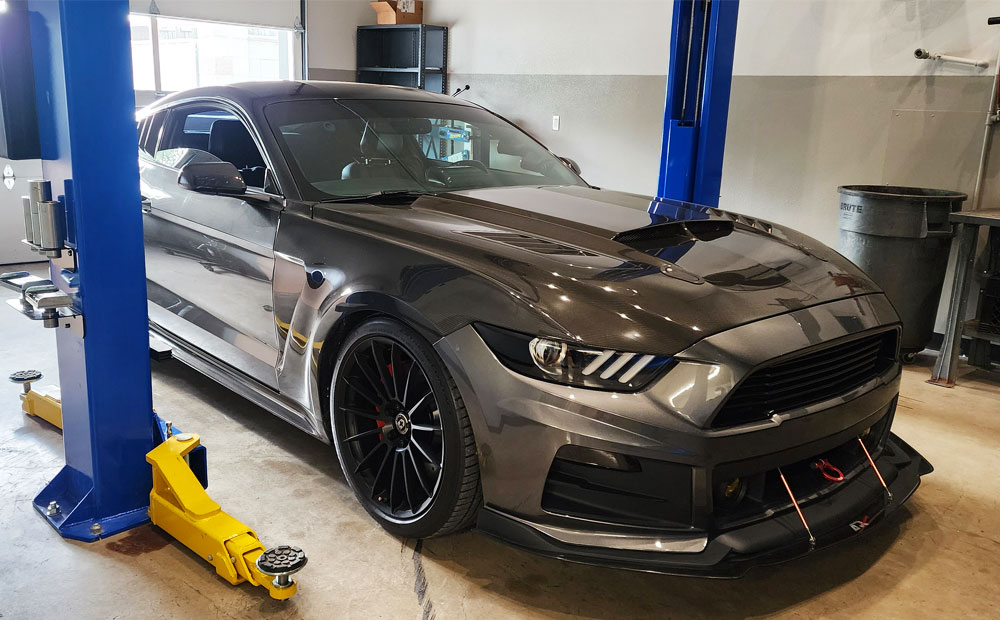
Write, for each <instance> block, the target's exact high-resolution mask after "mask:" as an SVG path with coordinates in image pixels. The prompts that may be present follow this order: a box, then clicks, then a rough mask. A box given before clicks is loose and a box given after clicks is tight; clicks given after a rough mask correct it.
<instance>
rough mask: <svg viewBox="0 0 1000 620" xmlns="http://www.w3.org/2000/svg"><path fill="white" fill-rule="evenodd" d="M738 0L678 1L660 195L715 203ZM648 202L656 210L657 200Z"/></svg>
mask: <svg viewBox="0 0 1000 620" xmlns="http://www.w3.org/2000/svg"><path fill="white" fill-rule="evenodd" d="M738 13H739V0H674V15H673V23H672V26H671V31H670V68H669V72H668V75H667V98H666V105H665V109H664V115H663V150H662V153H661V155H660V181H659V187H658V192H657V193H658V195H659V196H660V197H662V198H668V199H673V200H680V201H684V202H694V203H697V204H702V205H708V206H711V207H717V206H718V205H719V191H720V187H721V184H722V158H723V153H724V151H725V147H726V124H727V122H728V116H729V93H730V89H731V86H732V79H733V54H734V50H735V46H736V17H737V14H738ZM659 204H660V203H657V202H656V201H654V202H653V203H651V204H650V211H651V212H654V213H655V212H657V208H658V205H659Z"/></svg>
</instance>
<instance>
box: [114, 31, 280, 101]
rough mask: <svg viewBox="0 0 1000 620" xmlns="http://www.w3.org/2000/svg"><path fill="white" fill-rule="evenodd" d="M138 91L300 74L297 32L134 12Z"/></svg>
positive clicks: (134, 61) (136, 84) (135, 68)
mask: <svg viewBox="0 0 1000 620" xmlns="http://www.w3.org/2000/svg"><path fill="white" fill-rule="evenodd" d="M129 23H130V25H131V29H132V78H133V83H134V85H135V90H137V91H156V92H169V91H177V90H185V89H188V88H195V87H198V86H218V85H223V84H231V83H233V82H246V81H252V80H287V79H291V78H292V77H293V76H294V74H295V48H296V46H295V33H294V32H293V31H292V30H291V29H285V28H264V27H260V26H245V25H239V24H226V23H221V22H208V21H197V20H187V19H176V18H172V17H160V16H157V15H140V14H134V13H133V14H131V15H129Z"/></svg>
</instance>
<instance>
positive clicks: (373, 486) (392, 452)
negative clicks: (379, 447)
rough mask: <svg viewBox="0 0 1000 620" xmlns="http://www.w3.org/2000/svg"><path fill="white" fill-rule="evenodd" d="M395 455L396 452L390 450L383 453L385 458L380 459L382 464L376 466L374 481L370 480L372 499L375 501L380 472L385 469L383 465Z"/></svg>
mask: <svg viewBox="0 0 1000 620" xmlns="http://www.w3.org/2000/svg"><path fill="white" fill-rule="evenodd" d="M395 453H396V451H395V450H392V449H391V448H390V449H389V450H386V451H385V456H383V457H382V462H381V463H380V464H379V466H378V471H377V472H375V479H374V480H372V493H371V498H372V499H375V496H376V495H378V481H379V479H380V478H381V477H382V471H383V470H384V469H385V464H386V463H387V462H389V456H390V455H392V454H395Z"/></svg>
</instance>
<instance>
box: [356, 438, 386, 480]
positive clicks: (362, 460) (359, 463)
mask: <svg viewBox="0 0 1000 620" xmlns="http://www.w3.org/2000/svg"><path fill="white" fill-rule="evenodd" d="M385 445H386V444H385V442H382V441H380V442H378V443H377V444H375V447H374V448H372V449H371V450H370V451H369V452H368V454H366V455H365V457H364V458H363V459H361V460H360V461H358V464H357V466H356V467H355V468H354V473H358V472H359V471H361V468H362V467H364V466H365V463H367V462H368V459H370V458H372V457H373V456H375V453H376V452H378V449H379V448H381V447H382V446H385Z"/></svg>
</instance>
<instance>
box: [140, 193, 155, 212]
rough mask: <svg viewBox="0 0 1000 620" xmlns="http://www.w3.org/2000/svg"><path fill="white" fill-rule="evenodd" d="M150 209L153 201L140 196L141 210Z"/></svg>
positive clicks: (147, 210)
mask: <svg viewBox="0 0 1000 620" xmlns="http://www.w3.org/2000/svg"><path fill="white" fill-rule="evenodd" d="M152 210H153V202H152V201H151V200H150V199H149V198H147V197H145V196H142V212H143V213H149V212H150V211H152Z"/></svg>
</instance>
